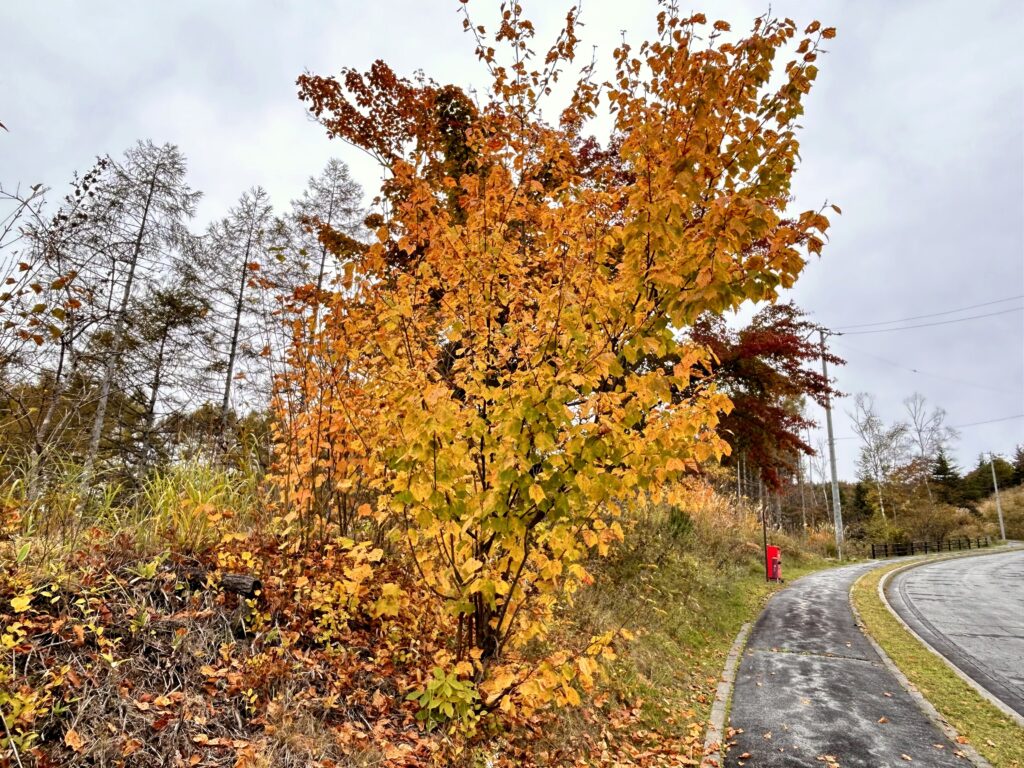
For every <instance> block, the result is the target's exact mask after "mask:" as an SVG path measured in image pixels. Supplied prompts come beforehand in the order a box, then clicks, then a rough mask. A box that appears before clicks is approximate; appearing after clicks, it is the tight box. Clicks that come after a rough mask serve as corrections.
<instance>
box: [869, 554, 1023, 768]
mask: <svg viewBox="0 0 1024 768" xmlns="http://www.w3.org/2000/svg"><path fill="white" fill-rule="evenodd" d="M899 567H900V565H893V566H891V567H888V568H881V569H876V570H873V571H871V572H869V573H867V574H865V575H864V576H862V577H861V578H860V579H859V580H858V581H857V583H856V584H854V587H853V602H854V605H855V606H856V607H857V611H858V612H859V613H860V616H861V619H862V620H863V622H864V624H865V627H866V628H867V631H868V632H869V633H870V635H871V636H872V637H873V638H875V640H876V641H877V642H878V644H879V645H880V646H882V648H883V649H884V650H885V652H886V653H887V654H888V655H889V658H890V659H892V660H893V662H894V663H895V664H896V666H897V667H899V669H900V670H901V671H902V672H903V674H904V675H906V676H907V678H908V679H909V680H910V682H911V683H913V684H914V685H915V686H916V687H917V689H918V690H919V691H920V692H921V693H922V694H923V695H924V697H925V698H926V699H928V701H930V702H931V703H932V705H933V706H934V707H935V708H936V709H937V710H938V711H939V712H940V713H941V714H942V716H943V717H945V718H946V720H948V721H949V723H950V725H952V726H953V727H954V728H955V729H956V730H957V733H959V734H960V735H961V736H962V737H964V738H965V739H967V741H968V743H970V744H971V745H972V746H973V747H974V748H975V749H977V750H978V752H979V753H981V755H982V756H984V757H985V759H986V760H988V761H989V762H990V763H992V765H993V766H994V767H995V768H1022V766H1024V729H1022V728H1021V727H1020V726H1018V725H1017V724H1016V723H1015V722H1014V721H1013V720H1011V719H1010V718H1009V717H1007V716H1006V715H1005V714H1003V713H1002V712H1001V711H1000V710H999V709H997V708H996V707H995V706H993V705H992V704H991V703H990V702H989V701H987V700H986V699H984V698H983V697H982V696H980V695H979V694H978V692H977V691H975V690H974V689H973V688H972V687H971V686H969V685H968V684H967V683H965V682H964V681H963V680H961V679H960V678H959V677H958V676H957V675H956V674H955V673H954V672H953V671H952V670H951V669H950V668H949V667H948V666H947V665H946V663H945V662H944V661H943V660H942V659H940V658H939V657H938V656H936V655H935V654H934V653H932V652H931V651H929V650H928V649H927V648H925V647H924V646H923V645H921V643H920V642H919V641H918V640H917V638H915V637H914V636H913V635H911V634H910V633H909V632H907V631H906V630H905V629H904V628H903V627H902V625H901V624H900V623H899V621H897V620H896V618H895V617H894V616H893V615H892V613H891V612H890V611H889V609H888V608H887V607H886V606H885V605H884V604H883V603H882V601H881V600H880V599H879V597H878V582H879V581H880V580H881V579H882V577H883V576H884V575H885V574H887V573H889V572H891V571H894V570H895V569H896V568H899Z"/></svg>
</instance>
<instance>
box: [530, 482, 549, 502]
mask: <svg viewBox="0 0 1024 768" xmlns="http://www.w3.org/2000/svg"><path fill="white" fill-rule="evenodd" d="M528 493H529V495H530V501H532V502H533V503H534V504H540V503H541V502H542V501H544V499H546V498H547V494H546V493H544V489H543V488H541V487H540V486H539V485H538V484H537V483H534V484H533V485H531V486H530V490H529V491H528Z"/></svg>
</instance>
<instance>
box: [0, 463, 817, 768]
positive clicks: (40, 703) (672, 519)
mask: <svg viewBox="0 0 1024 768" xmlns="http://www.w3.org/2000/svg"><path fill="white" fill-rule="evenodd" d="M74 493H76V491H75V490H74V486H73V485H72V486H70V490H67V494H68V496H69V497H72V495H73V494H74ZM683 498H685V499H687V500H688V501H687V503H685V504H682V505H681V506H676V507H669V506H666V505H656V504H649V503H646V504H639V505H637V506H636V507H635V508H633V509H630V510H629V514H628V515H626V518H627V519H628V520H630V521H632V522H631V523H630V524H629V525H627V526H626V541H625V543H624V544H623V545H621V546H620V547H619V548H618V549H617V550H615V551H614V552H613V555H612V556H611V557H610V558H595V560H594V561H593V562H591V563H588V564H587V569H588V571H591V572H592V573H593V580H592V583H591V584H590V585H589V586H587V587H585V588H583V589H582V590H581V591H579V592H577V593H576V594H575V595H574V596H573V597H572V598H571V599H569V600H568V601H567V602H566V603H565V604H564V605H563V606H562V607H561V609H560V610H558V611H556V612H555V615H556V617H557V618H556V622H555V625H554V626H551V627H549V628H548V630H549V631H548V632H547V633H546V636H544V637H543V638H540V639H538V640H536V641H535V642H533V643H530V644H529V645H527V646H526V647H525V648H524V649H523V650H522V652H520V653H517V654H515V655H514V656H513V657H512V658H510V659H508V660H507V666H506V667H504V669H506V670H508V671H507V672H506V673H505V674H506V679H505V680H503V681H501V680H499V681H498V684H499V685H502V684H503V685H508V686H521V687H525V686H527V685H530V684H531V683H535V684H538V685H539V684H540V683H542V682H544V681H548V682H550V681H551V679H552V675H554V676H555V680H554V683H555V684H557V690H558V692H559V697H558V698H557V700H556V697H554V696H552V697H550V699H549V700H547V702H546V703H545V704H544V705H538V706H535V707H532V708H530V707H525V706H523V705H522V703H521V702H520V704H519V705H518V706H515V707H505V706H504V705H503V704H502V705H501V706H499V704H501V703H502V702H504V701H506V700H511V699H513V698H514V697H512V696H509V697H496V696H494V695H493V693H494V691H493V689H491V690H490V691H489V690H486V689H480V690H479V692H478V691H477V689H476V687H475V685H474V683H473V681H474V679H475V678H476V673H477V668H476V664H477V662H475V661H472V662H470V663H464V664H460V665H455V666H453V662H454V656H453V653H452V649H453V645H454V643H455V638H453V637H451V636H450V634H449V633H448V632H447V631H446V627H449V626H451V623H450V621H449V620H448V617H446V616H445V615H444V613H443V603H441V602H440V601H438V600H436V599H435V598H434V597H433V596H432V595H430V594H429V592H428V591H427V590H425V589H424V588H423V586H422V584H420V583H418V581H417V579H416V578H415V572H414V569H412V568H410V567H408V564H407V563H404V561H403V560H402V558H401V557H400V553H393V552H392V553H388V555H387V557H385V553H384V552H383V550H381V549H380V548H377V547H375V546H374V545H373V544H372V543H370V542H364V543H356V542H354V541H352V540H350V539H340V538H338V539H334V540H332V541H328V542H321V543H320V545H318V546H316V547H305V548H299V547H297V546H296V545H295V544H294V542H293V540H291V539H290V538H288V537H281V536H279V535H277V534H275V529H274V525H273V522H272V521H271V519H270V516H269V514H268V512H267V510H268V509H269V508H270V505H269V501H268V500H267V499H266V498H264V497H263V496H262V494H261V491H260V485H259V482H258V478H256V477H253V476H248V475H245V474H240V473H238V472H234V471H228V470H224V469H220V468H218V467H216V466H213V465H210V464H202V463H198V462H196V463H189V464H184V465H181V466H179V467H176V468H173V469H171V470H170V471H168V472H167V473H165V474H162V475H159V476H155V477H154V478H152V479H151V480H149V481H147V482H146V483H145V484H144V485H143V486H142V488H141V490H140V491H139V492H138V493H136V494H135V495H134V496H132V497H130V498H129V497H126V496H124V495H122V496H116V495H111V500H110V501H109V502H106V501H105V502H103V503H95V502H93V503H92V505H91V506H89V507H87V508H84V509H83V510H82V511H81V512H80V514H81V516H82V521H81V522H80V523H78V524H76V525H74V526H70V527H61V526H57V525H55V524H49V525H48V524H46V522H45V521H46V514H47V513H48V511H50V510H51V509H52V507H49V506H48V505H51V504H55V503H59V506H58V507H57V508H59V509H63V510H66V509H68V508H69V507H70V506H71V505H72V504H73V503H74V498H73V497H72V498H61V497H60V495H59V494H57V493H53V494H51V495H49V496H47V497H46V498H45V499H39V500H37V502H36V503H35V504H31V505H29V504H26V502H25V500H24V499H23V498H20V497H19V496H18V495H17V493H10V494H8V496H7V497H6V499H5V502H4V509H3V512H4V518H3V525H4V529H3V536H2V540H0V563H2V564H3V569H2V573H0V647H2V652H3V657H4V663H3V665H2V666H0V713H2V714H3V716H4V723H3V728H4V737H3V741H2V742H0V744H2V747H3V751H2V752H0V764H10V765H17V764H18V761H20V762H21V764H23V765H38V766H51V765H62V766H63V765H69V766H73V765H131V766H150V765H152V766H157V765H161V766H163V765H200V766H202V765H209V766H213V765H235V766H306V765H322V766H359V765H391V766H401V765H438V764H441V765H448V764H461V765H467V766H470V765H483V764H487V765H494V766H498V765H508V766H511V765H537V766H541V765H544V766H547V765H583V764H586V765H646V766H654V765H688V764H692V761H693V760H698V759H699V758H700V751H701V743H702V738H703V731H704V722H705V720H706V717H707V713H708V709H709V707H710V702H711V698H712V697H713V692H714V687H715V683H716V676H717V673H718V670H719V669H720V668H721V664H722V660H723V658H724V654H725V651H726V649H727V648H728V646H729V643H730V642H731V639H732V637H733V636H734V634H735V632H736V630H737V629H738V627H739V624H740V623H742V621H744V620H746V619H748V618H749V617H750V616H752V615H753V614H754V613H756V610H757V607H758V605H759V602H760V600H761V599H762V598H763V597H764V595H765V594H767V592H768V591H769V589H770V588H769V587H767V586H766V585H765V584H764V580H763V571H762V563H761V555H760V543H759V542H760V536H761V530H760V527H759V525H758V524H757V520H756V518H755V517H754V516H753V515H752V514H751V510H744V509H739V508H736V507H734V506H733V505H732V504H731V503H729V502H728V501H726V500H725V499H724V498H722V497H721V496H718V495H717V494H715V493H714V492H713V491H711V490H710V489H709V488H707V487H705V486H703V485H700V484H696V483H695V484H694V485H693V486H692V487H691V488H690V489H688V493H686V494H684V495H683ZM773 541H775V542H776V543H781V544H782V545H783V548H784V552H785V557H786V558H787V559H786V565H787V567H790V566H794V565H795V566H796V567H797V568H798V569H799V568H801V567H803V566H807V565H814V566H817V565H820V562H819V561H818V560H815V559H813V558H812V556H810V555H807V554H805V553H804V552H805V550H806V549H807V548H808V547H810V548H813V547H815V546H817V547H818V548H819V551H822V552H823V551H824V549H825V545H826V544H827V542H828V538H827V537H824V539H823V538H822V537H818V540H817V541H816V542H815V540H814V537H812V541H811V543H810V544H809V543H808V542H799V543H798V542H796V541H793V540H790V539H788V538H786V537H784V536H781V535H780V534H775V533H773ZM228 573H234V574H246V575H249V576H252V577H254V578H257V579H259V580H260V582H261V587H262V588H261V590H260V591H259V594H257V595H256V596H255V597H253V598H247V597H245V596H240V595H237V594H233V593H231V592H227V591H225V590H223V589H221V588H220V585H221V580H222V578H223V576H224V574H228ZM595 638H603V640H602V641H601V642H597V643H595ZM552 659H555V660H556V661H557V662H559V663H558V664H554V665H553V662H552ZM445 669H447V670H448V672H447V673H445V676H442V677H438V671H439V670H445ZM566 670H571V674H569V675H568V676H567V677H565V678H564V679H563V678H562V677H560V675H562V674H564V673H565V671H566ZM556 673H557V674H556ZM509 675H511V676H512V677H511V678H508V676H509ZM460 686H462V687H461V688H460ZM463 689H464V690H465V691H467V692H469V693H467V694H466V696H467V697H468V698H467V699H466V702H465V707H464V710H463V711H460V712H455V708H456V707H458V701H459V691H460V690H463ZM424 692H430V693H429V695H428V696H426V697H424V695H423V694H424ZM474 697H475V698H474ZM489 704H490V705H489ZM556 704H562V705H563V706H561V707H559V706H556ZM433 706H436V707H437V709H436V710H433V709H431V707H433ZM448 708H451V709H452V711H451V712H449V711H447V709H448ZM424 715H425V716H424ZM435 715H436V716H435Z"/></svg>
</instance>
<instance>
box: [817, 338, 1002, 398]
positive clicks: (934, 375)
mask: <svg viewBox="0 0 1024 768" xmlns="http://www.w3.org/2000/svg"><path fill="white" fill-rule="evenodd" d="M835 346H837V347H841V348H843V349H848V350H850V351H851V352H856V353H857V354H860V355H867V356H868V357H873V358H874V359H875V360H881V361H882V362H883V363H887V364H888V365H891V366H893V367H894V368H900V369H902V370H904V371H910V372H911V373H916V374H919V375H921V376H930V377H932V378H934V379H943V380H945V381H952V382H954V383H956V384H964V385H966V386H969V387H977V388H978V389H987V390H989V391H990V392H1000V393H1002V394H1004V395H1015V394H1017V393H1016V392H1011V391H1010V390H1008V389H999V388H998V387H990V386H988V385H987V384H978V383H977V382H974V381H967V380H966V379H958V378H956V377H954V376H944V375H942V374H941V373H931V372H929V371H922V370H919V369H917V368H911V367H909V366H906V365H903V364H901V363H897V362H896V361H895V360H890V359H889V358H887V357H882V356H881V355H876V354H874V353H873V352H865V351H864V350H863V349H856V348H855V347H851V346H850V345H849V344H840V343H838V342H836V343H835Z"/></svg>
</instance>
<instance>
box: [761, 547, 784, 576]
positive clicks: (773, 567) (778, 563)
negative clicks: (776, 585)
mask: <svg viewBox="0 0 1024 768" xmlns="http://www.w3.org/2000/svg"><path fill="white" fill-rule="evenodd" d="M764 570H765V574H766V575H767V577H768V581H782V552H781V551H780V550H779V548H778V547H776V546H772V545H769V546H767V547H765V549H764Z"/></svg>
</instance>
